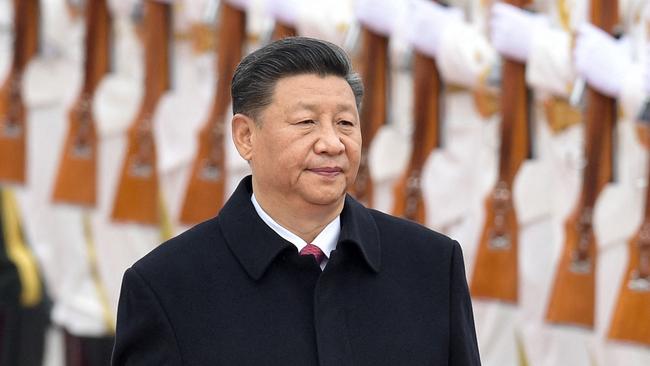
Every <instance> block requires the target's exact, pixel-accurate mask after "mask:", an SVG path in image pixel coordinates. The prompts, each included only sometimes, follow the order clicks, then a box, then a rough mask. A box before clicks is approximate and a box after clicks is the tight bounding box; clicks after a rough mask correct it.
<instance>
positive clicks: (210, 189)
mask: <svg viewBox="0 0 650 366" xmlns="http://www.w3.org/2000/svg"><path fill="white" fill-rule="evenodd" d="M508 2H509V3H512V4H514V5H517V6H523V5H525V4H524V3H525V1H522V0H512V1H508ZM38 8H39V1H38V0H20V1H19V0H15V1H14V9H15V12H14V17H15V22H14V27H15V30H14V37H15V40H14V49H13V60H12V65H11V69H10V72H9V75H8V76H7V77H6V78H5V80H4V82H3V84H2V87H1V89H0V181H2V182H9V183H13V184H23V183H25V182H26V179H27V177H26V174H25V171H26V170H25V165H26V160H27V159H26V154H25V147H26V143H27V139H28V136H27V133H26V132H27V129H26V127H25V126H26V120H27V119H26V113H27V112H28V111H26V110H25V107H24V106H23V103H22V91H21V80H22V76H23V72H24V70H25V67H26V65H27V63H28V62H29V60H30V59H31V58H32V57H34V55H35V53H36V51H37V44H38V39H37V38H38V33H39V32H38V25H39V24H38ZM85 12H86V13H85V14H86V43H85V68H84V80H83V85H82V89H81V91H80V93H79V96H78V98H77V102H76V103H74V105H73V107H72V108H71V109H70V113H69V130H68V134H67V136H66V139H65V141H66V142H65V146H64V149H63V151H62V152H61V154H62V158H61V159H60V166H59V169H58V174H57V176H56V180H55V183H54V189H53V196H52V200H53V201H54V202H60V203H67V204H74V205H80V206H84V207H93V206H94V205H95V204H96V201H97V198H96V197H97V187H98V184H97V179H96V174H97V153H98V149H97V133H96V127H95V124H94V119H93V112H92V111H93V108H92V105H93V96H94V92H95V90H96V88H97V85H98V84H99V82H100V81H101V79H102V77H103V76H105V75H106V74H107V72H108V71H109V67H108V65H109V59H110V52H111V51H110V50H111V47H110V34H111V15H110V12H109V10H108V7H107V4H106V0H87V1H86V6H85ZM172 12H173V10H172V7H171V5H170V4H169V3H168V2H158V1H152V0H148V1H145V2H144V26H143V29H144V31H143V40H144V49H145V82H144V98H143V101H142V104H141V105H140V108H139V110H138V112H137V114H136V118H135V119H134V120H133V122H132V124H131V126H130V128H129V130H128V147H127V154H126V157H125V159H124V162H123V164H122V169H121V173H120V178H119V184H118V189H117V193H116V195H115V198H114V202H113V209H112V217H113V218H114V219H115V220H117V221H125V222H136V223H142V224H155V223H157V222H158V221H159V217H160V215H161V213H160V211H159V210H160V207H159V201H158V197H159V186H158V174H157V167H156V166H157V165H156V149H155V143H156V141H155V139H154V137H153V132H152V119H153V115H154V113H155V110H156V107H157V105H158V103H159V101H160V99H161V97H162V96H163V95H164V93H165V92H166V91H167V90H168V89H169V88H170V76H169V75H170V68H171V63H172V62H171V60H170V50H169V48H170V47H171V39H172V33H173V31H172V27H173V25H172ZM617 20H618V16H617V6H616V1H605V0H593V1H592V4H591V22H592V23H593V24H594V25H596V26H598V27H600V28H602V29H604V30H606V31H608V32H610V33H611V32H613V29H614V25H615V23H616V22H617ZM296 33H297V32H296V29H295V28H293V27H292V26H291V25H287V24H283V23H277V24H276V26H275V29H274V32H273V37H274V38H280V37H284V36H289V35H294V34H296ZM214 37H215V38H216V41H215V44H216V54H217V63H216V73H217V75H218V78H217V84H216V91H215V94H214V99H213V103H212V107H211V111H210V113H209V116H208V119H207V121H206V122H205V123H204V125H203V128H202V129H201V130H200V133H199V135H198V141H199V144H198V149H197V152H196V156H195V158H194V161H193V163H192V168H191V174H190V178H189V181H188V183H187V188H186V192H185V195H184V200H183V203H182V208H181V214H180V221H181V222H182V223H185V224H193V223H197V222H200V221H202V220H205V219H208V218H210V217H212V216H214V215H215V214H216V213H217V212H218V210H219V208H220V207H221V205H222V204H223V201H224V195H225V191H226V189H225V182H226V174H227V169H226V168H225V158H224V156H225V154H226V152H225V149H226V147H225V142H224V138H225V136H226V131H225V128H226V126H227V125H226V124H225V120H226V119H227V115H226V114H227V112H228V108H229V103H230V95H229V82H230V79H231V77H232V73H233V71H234V68H235V66H236V65H237V63H238V62H239V60H240V59H241V57H242V54H243V47H244V44H245V42H246V13H245V12H244V11H242V10H241V9H239V8H238V7H235V6H233V5H231V4H230V3H229V2H226V1H222V2H221V8H220V13H219V21H218V29H216V30H215V34H214ZM360 39H361V43H360V46H359V52H358V57H357V59H356V60H355V62H356V65H357V69H358V70H359V71H360V72H361V74H362V77H363V80H364V83H365V86H366V96H365V100H364V106H363V109H362V111H361V121H362V133H363V140H364V147H363V150H362V159H361V166H360V169H359V175H358V177H357V181H356V183H355V185H354V187H352V188H351V193H352V194H354V195H355V196H356V197H357V198H358V199H359V200H360V201H362V202H364V203H365V204H366V205H368V206H372V205H373V202H372V197H373V184H372V183H373V182H372V180H371V175H370V172H369V164H368V155H369V148H370V146H371V144H372V140H373V138H374V137H375V135H376V134H377V132H378V130H379V129H380V127H381V126H382V125H383V124H384V123H385V121H386V120H387V119H388V111H387V105H388V100H387V99H388V98H387V95H388V87H389V82H388V77H387V74H386V70H387V68H388V67H387V65H388V61H389V60H388V58H389V56H388V53H389V52H388V43H389V40H388V38H387V37H386V36H384V35H381V34H378V33H376V32H374V31H373V30H371V29H369V28H366V27H363V26H362V28H361V36H360ZM412 68H413V71H412V72H413V80H414V101H413V103H414V112H413V120H414V132H413V141H412V146H413V151H412V153H411V155H410V159H409V162H408V164H407V169H406V170H405V172H404V173H403V174H402V176H401V178H400V179H399V180H398V183H397V185H396V186H395V188H394V197H395V198H394V202H395V204H394V208H393V213H394V214H396V215H400V216H403V217H406V218H409V219H411V220H415V221H419V222H421V223H424V222H425V212H426V210H425V207H424V200H423V194H422V186H421V181H422V176H421V173H422V169H423V167H424V165H425V161H426V159H427V157H428V156H429V155H430V153H431V152H432V151H433V150H434V149H436V148H438V147H440V145H441V130H442V128H441V123H442V109H443V105H442V96H443V80H442V78H441V75H440V73H439V70H438V68H437V65H436V61H435V59H433V58H432V57H430V56H427V55H425V54H423V53H420V52H418V51H415V52H414V57H413V66H412ZM500 74H501V75H502V76H501V80H500V99H499V100H500V115H501V134H500V136H501V138H500V154H499V164H498V178H497V182H496V184H495V186H494V188H493V190H492V192H491V193H490V195H489V196H488V197H486V200H485V212H486V215H485V224H484V227H483V230H482V234H481V237H480V244H479V249H478V254H477V258H476V262H475V265H474V272H473V273H472V274H471V275H470V289H471V292H472V294H473V296H475V297H477V298H488V299H496V300H500V301H504V302H508V303H516V302H517V301H518V299H519V294H518V289H519V282H518V278H519V265H518V245H519V243H518V241H519V231H518V221H517V214H516V212H515V208H514V204H513V198H512V197H513V185H514V181H515V178H516V176H517V173H518V172H519V170H520V168H521V166H522V164H523V162H524V161H525V160H526V158H527V157H528V156H530V150H531V144H532V143H531V141H530V129H531V126H530V114H531V110H530V102H531V100H532V97H531V95H530V92H529V90H528V89H527V87H526V80H525V65H524V64H521V63H518V62H515V61H512V60H509V59H504V60H503V62H502V69H501V73H500ZM584 116H585V119H584V124H585V131H586V138H585V141H586V144H585V147H584V149H585V156H586V166H585V168H584V171H583V181H582V187H581V194H580V197H579V200H578V201H577V202H576V204H575V209H574V210H573V214H572V215H571V216H569V217H568V218H567V220H566V225H565V236H564V237H565V241H564V249H563V252H562V256H561V260H560V264H559V266H558V270H557V273H556V274H555V281H554V284H553V288H552V293H551V298H550V302H549V304H548V308H547V314H546V319H547V320H548V321H549V322H552V323H563V324H577V325H581V326H586V327H593V324H594V303H595V273H596V268H597V267H596V266H597V257H598V255H597V253H596V251H597V245H596V241H597V240H598V238H597V237H596V236H595V235H594V230H593V214H594V208H595V205H596V201H597V199H598V196H599V193H600V192H601V191H602V189H603V187H604V186H605V185H606V184H607V183H608V182H609V181H610V180H611V176H612V173H613V165H612V155H613V144H612V141H613V139H614V137H613V129H614V124H615V121H616V103H615V101H614V100H613V99H611V98H608V97H606V96H604V95H602V94H600V93H599V92H597V91H596V90H594V89H592V88H590V87H589V86H587V91H586V103H585V110H584ZM649 192H650V191H649ZM458 194H463V193H462V192H458ZM649 196H650V193H649ZM649 204H650V200H647V201H646V210H645V212H646V213H645V217H646V218H645V219H644V223H643V225H642V227H641V229H640V230H639V232H638V234H637V235H635V236H634V237H633V238H632V239H631V240H630V245H629V248H630V250H629V253H630V255H629V263H628V267H627V269H626V275H625V280H624V282H623V283H622V284H621V288H620V295H619V297H618V300H617V305H616V310H615V314H614V316H613V318H612V323H611V326H610V328H609V329H610V331H609V336H610V337H611V338H614V339H621V340H631V341H636V342H641V343H645V344H650V205H649Z"/></svg>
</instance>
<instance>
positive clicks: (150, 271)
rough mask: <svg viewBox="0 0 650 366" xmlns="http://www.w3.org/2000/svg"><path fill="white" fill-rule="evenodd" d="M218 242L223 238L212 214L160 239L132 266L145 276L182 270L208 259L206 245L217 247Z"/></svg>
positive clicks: (207, 246) (150, 276)
mask: <svg viewBox="0 0 650 366" xmlns="http://www.w3.org/2000/svg"><path fill="white" fill-rule="evenodd" d="M220 242H223V238H222V236H221V232H220V229H219V225H218V220H217V218H216V217H215V218H213V219H211V220H208V221H205V222H202V223H200V224H197V225H196V226H193V227H192V228H190V229H188V230H187V231H185V232H183V233H181V234H179V235H177V236H175V237H173V238H171V239H169V240H167V241H166V242H163V243H162V244H160V245H159V246H158V247H156V248H155V249H154V250H152V251H151V252H149V253H148V254H146V255H145V256H144V257H142V258H141V259H140V260H138V261H137V262H135V264H133V268H134V269H135V270H136V271H137V272H138V273H139V274H141V275H142V276H144V277H146V278H155V277H158V276H159V274H160V273H174V272H186V271H187V269H188V268H192V266H197V265H199V264H200V263H202V262H204V261H206V260H208V258H206V253H210V252H212V251H210V250H209V248H218V247H220V246H219V245H218V244H219V243H220ZM221 247H223V246H221ZM213 250H214V249H213Z"/></svg>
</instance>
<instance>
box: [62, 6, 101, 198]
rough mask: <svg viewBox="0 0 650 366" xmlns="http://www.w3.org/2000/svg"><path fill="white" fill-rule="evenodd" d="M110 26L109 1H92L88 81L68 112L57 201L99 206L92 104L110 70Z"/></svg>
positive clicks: (88, 18) (88, 23)
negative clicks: (97, 90) (96, 91)
mask: <svg viewBox="0 0 650 366" xmlns="http://www.w3.org/2000/svg"><path fill="white" fill-rule="evenodd" d="M110 28H111V19H110V14H109V11H108V5H107V3H106V0H88V1H87V2H86V42H85V43H86V45H85V47H86V56H85V66H84V83H83V87H82V91H81V95H80V96H79V97H78V98H77V101H76V102H75V104H74V105H73V106H72V108H71V109H70V111H69V112H68V119H69V127H68V135H67V136H66V139H65V145H64V147H63V151H62V154H61V161H60V165H59V170H58V174H57V178H56V183H55V186H54V194H53V200H54V201H55V202H63V203H72V204H77V205H83V206H95V204H96V201H97V134H96V129H95V121H94V118H93V114H92V103H93V95H94V93H95V89H96V88H97V86H98V85H99V82H100V81H101V79H102V77H104V75H106V73H107V72H108V71H109V59H110V55H109V54H110Z"/></svg>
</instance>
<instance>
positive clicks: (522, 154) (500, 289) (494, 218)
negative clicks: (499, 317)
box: [470, 0, 531, 303]
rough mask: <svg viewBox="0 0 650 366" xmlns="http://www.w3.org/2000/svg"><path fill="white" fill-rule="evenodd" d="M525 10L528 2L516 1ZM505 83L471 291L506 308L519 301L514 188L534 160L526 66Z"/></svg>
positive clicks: (508, 66)
mask: <svg viewBox="0 0 650 366" xmlns="http://www.w3.org/2000/svg"><path fill="white" fill-rule="evenodd" d="M508 2H509V3H510V4H512V5H515V6H519V7H523V6H524V5H525V4H526V1H525V0H511V1H508ZM502 75H503V76H502V81H501V146H500V151H499V174H498V179H497V183H496V185H495V187H494V188H493V189H492V191H491V192H490V194H489V195H488V196H487V198H486V199H485V222H484V225H483V230H482V233H481V237H480V242H479V247H478V252H477V255H476V261H475V265H474V272H473V274H472V280H471V285H470V291H471V293H472V296H476V297H482V298H489V299H496V300H500V301H504V302H510V303H516V302H517V301H518V297H519V294H518V286H519V281H518V275H517V273H518V260H517V253H518V244H519V243H518V241H519V227H518V223H517V215H516V212H515V207H514V204H513V198H512V187H513V184H514V180H515V176H516V175H517V172H518V171H519V168H520V167H521V165H522V164H523V162H524V161H525V160H526V158H527V157H528V156H529V155H530V148H531V143H530V136H529V131H530V126H529V124H530V118H529V117H530V112H531V110H530V106H529V104H530V100H531V97H530V93H529V91H528V89H527V87H526V65H525V64H522V63H519V62H516V61H512V60H509V59H504V60H503V68H502Z"/></svg>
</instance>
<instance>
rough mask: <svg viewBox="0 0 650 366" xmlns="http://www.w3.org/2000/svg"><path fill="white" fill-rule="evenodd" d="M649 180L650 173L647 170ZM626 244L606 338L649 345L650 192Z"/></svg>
mask: <svg viewBox="0 0 650 366" xmlns="http://www.w3.org/2000/svg"><path fill="white" fill-rule="evenodd" d="M648 173H649V174H648V175H649V176H648V179H650V169H649V170H648ZM644 216H645V217H644V219H643V224H642V225H641V228H640V229H639V231H638V232H637V233H636V235H634V237H632V239H630V241H629V260H628V265H627V270H626V271H625V277H624V278H623V282H622V283H621V287H620V290H619V295H618V300H617V301H616V308H615V310H614V315H613V317H612V320H611V324H610V327H609V333H608V337H609V338H610V339H616V340H621V341H630V342H638V343H643V344H645V345H650V189H649V188H646V203H645V215H644Z"/></svg>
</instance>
